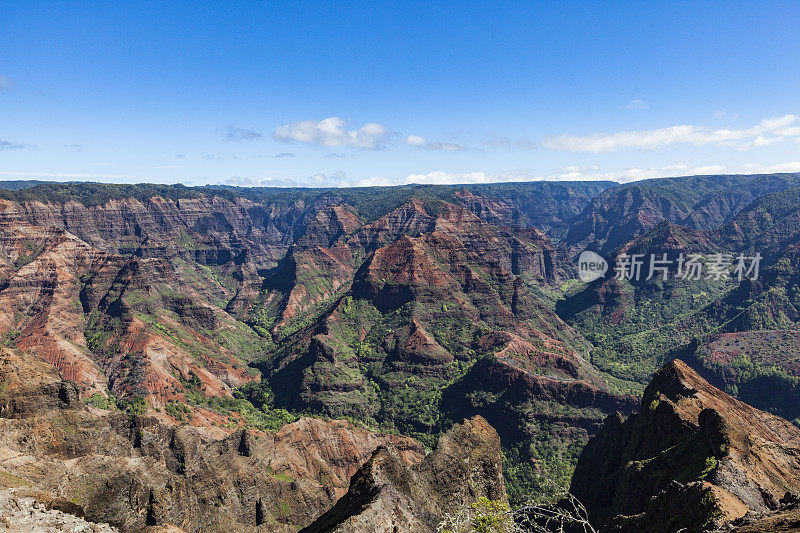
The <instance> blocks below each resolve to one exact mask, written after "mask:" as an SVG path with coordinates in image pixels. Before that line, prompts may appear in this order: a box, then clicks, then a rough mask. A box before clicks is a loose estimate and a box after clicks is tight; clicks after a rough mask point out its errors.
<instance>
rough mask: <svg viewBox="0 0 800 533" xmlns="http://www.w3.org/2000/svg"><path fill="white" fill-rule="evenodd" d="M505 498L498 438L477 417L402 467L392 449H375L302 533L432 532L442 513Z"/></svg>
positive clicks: (465, 422)
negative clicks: (345, 487) (481, 500)
mask: <svg viewBox="0 0 800 533" xmlns="http://www.w3.org/2000/svg"><path fill="white" fill-rule="evenodd" d="M480 497H484V498H488V499H490V500H496V501H502V502H505V499H506V496H505V485H504V482H503V475H502V455H501V451H500V438H499V437H498V435H497V433H496V432H495V431H494V429H492V427H491V426H489V424H488V423H487V422H486V421H485V420H484V419H483V418H481V417H475V418H472V419H469V420H465V421H464V422H463V423H461V424H457V425H456V426H454V427H453V428H452V429H450V431H448V432H447V433H445V434H444V435H443V436H442V437H441V438H440V439H439V443H438V444H437V446H436V449H435V450H434V451H433V452H432V453H430V454H429V455H428V456H427V457H426V458H425V459H424V460H423V461H422V462H420V463H418V464H416V465H414V466H411V467H408V466H405V465H404V464H403V462H402V461H401V458H400V456H399V454H398V452H397V450H396V449H395V448H394V447H391V446H386V447H381V448H378V450H377V451H375V453H374V454H373V455H372V457H371V458H370V460H369V461H367V462H366V463H365V464H364V466H362V467H361V468H360V469H359V470H358V472H356V474H355V475H354V476H353V479H352V480H351V482H350V489H349V490H348V492H347V494H345V496H344V497H342V498H341V499H340V500H339V501H338V502H337V503H336V505H335V506H334V507H333V508H332V509H331V510H330V511H328V512H326V513H325V514H324V515H322V516H321V517H320V518H319V519H317V520H316V521H315V522H314V523H313V524H311V525H310V526H308V527H307V528H305V529H303V531H304V532H305V533H323V532H341V533H344V532H347V533H382V532H386V533H406V532H408V533H411V532H413V533H428V532H430V533H432V532H434V531H436V530H437V529H436V528H437V525H438V524H439V522H440V521H441V520H442V517H443V516H444V514H445V513H447V512H450V511H454V510H457V509H462V508H464V507H466V506H468V505H469V504H470V503H472V502H475V501H476V500H477V499H478V498H480Z"/></svg>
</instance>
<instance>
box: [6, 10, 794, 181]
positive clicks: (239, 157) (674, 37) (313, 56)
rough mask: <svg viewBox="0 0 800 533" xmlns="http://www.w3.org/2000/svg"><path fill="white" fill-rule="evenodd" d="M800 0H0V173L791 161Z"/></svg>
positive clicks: (450, 177) (591, 173) (609, 167)
mask: <svg viewBox="0 0 800 533" xmlns="http://www.w3.org/2000/svg"><path fill="white" fill-rule="evenodd" d="M799 20H800V3H798V2H736V1H726V2H702V1H700V2H665V1H664V2H642V1H635V2H611V1H609V2H590V1H581V2H569V1H566V2H502V1H494V2H452V3H450V2H445V1H441V2H396V1H393V2H381V1H374V2H339V1H337V2H273V3H266V2H177V1H176V2H132V1H130V2H85V3H82V2H77V1H76V2H37V1H31V2H15V3H12V2H5V3H3V4H2V7H0V179H20V178H22V179H25V178H31V179H55V180H67V179H91V180H96V181H116V182H139V181H155V182H167V183H175V182H182V183H186V184H203V183H232V184H243V185H248V184H261V185H283V184H286V185H289V184H302V185H371V184H396V183H408V182H417V183H434V182H437V183H465V182H483V181H509V180H530V179H615V180H619V181H628V180H632V179H641V178H646V177H655V176H667V175H684V174H696V173H717V172H735V173H752V172H770V171H800V25H799V24H798V23H797V22H798V21H799Z"/></svg>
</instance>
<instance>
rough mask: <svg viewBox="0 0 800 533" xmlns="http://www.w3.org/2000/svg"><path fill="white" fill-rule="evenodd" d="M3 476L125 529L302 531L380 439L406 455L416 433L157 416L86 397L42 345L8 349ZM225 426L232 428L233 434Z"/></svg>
mask: <svg viewBox="0 0 800 533" xmlns="http://www.w3.org/2000/svg"><path fill="white" fill-rule="evenodd" d="M0 383H1V384H2V392H1V393H0V435H1V436H0V441H2V442H0V446H2V450H3V451H2V461H1V462H2V465H0V469H2V474H3V475H2V481H3V483H4V484H6V485H7V486H19V487H28V488H29V489H32V490H37V491H40V492H43V493H45V494H46V495H47V499H48V500H49V502H50V503H49V504H48V505H50V506H52V507H55V508H59V507H63V508H69V509H70V512H73V513H77V514H81V515H84V516H86V518H87V519H89V520H91V521H95V522H107V523H110V524H112V525H114V526H116V527H119V528H120V529H121V530H122V531H142V530H144V528H145V526H151V525H153V526H154V525H165V524H174V525H178V526H180V527H181V528H183V529H185V530H186V531H199V530H202V531H251V530H255V529H256V528H257V526H259V527H260V530H266V531H293V530H296V529H297V528H299V527H302V526H304V525H306V524H308V523H310V522H311V521H313V520H314V519H315V518H317V517H318V516H319V515H321V514H322V512H323V511H324V510H326V509H328V508H329V507H330V506H331V505H332V504H333V503H334V501H335V500H336V499H337V498H339V497H340V496H342V495H343V494H344V493H345V492H346V490H347V486H348V481H349V479H350V477H351V476H352V475H353V474H354V473H355V472H356V470H357V469H358V468H359V467H360V466H361V465H362V464H363V463H364V462H365V461H366V460H367V459H368V458H369V457H370V454H371V453H372V451H374V449H375V448H377V447H378V446H385V445H391V446H392V447H393V449H394V450H396V458H397V461H398V463H399V464H403V465H405V464H413V463H415V462H417V461H419V460H420V459H421V458H422V455H423V449H422V447H421V446H420V445H419V444H418V443H416V442H415V441H413V440H411V439H408V438H404V437H398V436H390V435H382V434H376V433H370V432H368V431H366V430H364V429H359V428H356V427H354V426H353V425H351V424H349V423H346V422H341V421H340V422H335V421H334V422H324V421H321V420H315V419H300V420H299V421H297V422H295V423H292V424H288V425H286V426H284V427H283V428H281V430H279V431H277V432H274V433H262V432H258V431H252V430H244V431H241V430H240V431H236V432H233V433H231V434H229V435H227V436H216V437H215V436H213V435H212V434H211V433H210V432H208V431H199V430H197V429H194V428H190V427H188V426H180V427H169V426H164V425H162V424H160V423H159V422H157V421H156V420H155V419H153V418H150V417H140V416H132V415H126V414H122V413H119V412H116V413H110V414H109V413H106V414H103V412H102V411H98V410H94V409H87V408H86V407H84V405H83V403H82V402H81V401H80V400H79V398H78V390H77V387H76V386H75V385H74V384H73V383H71V382H68V381H62V380H61V379H60V378H59V376H58V375H57V374H56V373H55V372H54V371H53V369H52V367H50V366H49V365H47V364H46V363H44V362H41V361H38V360H36V359H34V358H33V357H32V356H26V355H23V354H17V353H12V352H8V351H3V352H2V353H0ZM222 435H224V433H223V434H222Z"/></svg>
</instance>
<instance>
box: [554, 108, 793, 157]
mask: <svg viewBox="0 0 800 533" xmlns="http://www.w3.org/2000/svg"><path fill="white" fill-rule="evenodd" d="M797 120H798V117H796V116H795V115H784V116H782V117H776V118H768V119H764V120H762V121H761V122H760V123H759V124H758V125H756V126H753V127H752V128H746V129H718V130H711V129H709V128H706V127H699V126H672V127H669V128H661V129H656V130H642V131H621V132H618V133H610V134H609V133H597V134H594V135H588V136H584V137H577V136H573V135H559V136H557V137H550V138H547V139H545V140H544V142H543V143H542V144H543V145H544V146H545V147H547V148H549V149H551V150H567V151H570V152H591V153H602V152H614V151H617V150H624V149H630V148H633V149H642V150H658V149H661V148H665V147H667V146H671V145H674V144H692V145H695V146H702V145H709V144H716V145H729V146H733V147H735V148H737V149H739V150H748V149H750V148H755V147H758V146H766V145H767V144H772V143H775V142H780V141H782V140H783V139H785V138H787V137H800V127H798V126H795V125H794V124H795V123H796V122H797Z"/></svg>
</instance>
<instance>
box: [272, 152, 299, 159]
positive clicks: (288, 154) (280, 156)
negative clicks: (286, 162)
mask: <svg viewBox="0 0 800 533" xmlns="http://www.w3.org/2000/svg"><path fill="white" fill-rule="evenodd" d="M275 157H276V158H278V159H280V158H282V157H289V158H292V157H296V156H295V155H294V154H293V153H291V152H281V153H279V154H275Z"/></svg>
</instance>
